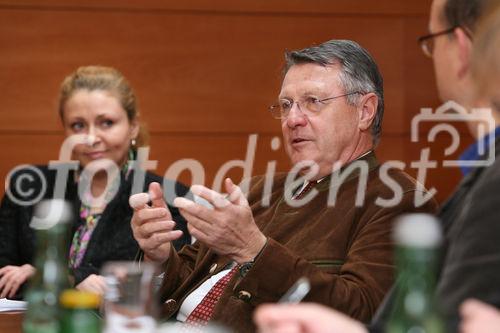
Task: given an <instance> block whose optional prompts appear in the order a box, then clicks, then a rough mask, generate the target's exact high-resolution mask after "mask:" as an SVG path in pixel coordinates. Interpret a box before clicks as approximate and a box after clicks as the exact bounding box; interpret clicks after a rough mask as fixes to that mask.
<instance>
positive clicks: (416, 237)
mask: <svg viewBox="0 0 500 333" xmlns="http://www.w3.org/2000/svg"><path fill="white" fill-rule="evenodd" d="M394 238H395V243H396V257H395V260H396V266H397V269H398V276H397V280H396V299H395V302H394V305H393V309H392V313H391V316H390V318H389V321H388V323H387V326H386V329H385V331H386V332H387V333H442V332H444V331H445V328H444V323H443V321H442V319H441V316H440V315H439V310H438V307H437V305H436V301H435V297H434V289H435V286H436V269H437V260H438V255H439V245H440V243H441V229H440V225H439V222H438V221H437V220H436V219H435V218H434V217H433V216H431V215H427V214H409V215H405V216H403V217H401V218H400V219H399V220H398V221H397V222H396V225H395V229H394Z"/></svg>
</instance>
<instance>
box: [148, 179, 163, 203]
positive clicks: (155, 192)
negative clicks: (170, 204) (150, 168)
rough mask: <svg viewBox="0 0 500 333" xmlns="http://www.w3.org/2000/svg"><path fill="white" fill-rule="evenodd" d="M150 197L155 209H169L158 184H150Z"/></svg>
mask: <svg viewBox="0 0 500 333" xmlns="http://www.w3.org/2000/svg"><path fill="white" fill-rule="evenodd" d="M148 193H149V197H150V199H151V203H152V206H153V207H163V208H167V204H166V203H165V200H164V199H163V191H162V190H161V186H160V184H158V183H151V184H149V192H148Z"/></svg>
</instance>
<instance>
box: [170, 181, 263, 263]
mask: <svg viewBox="0 0 500 333" xmlns="http://www.w3.org/2000/svg"><path fill="white" fill-rule="evenodd" d="M224 185H225V187H226V191H227V193H228V194H229V195H228V196H227V197H226V196H225V195H222V194H220V193H217V192H215V191H212V190H211V189H208V188H206V187H204V186H201V185H193V186H192V187H191V192H192V193H193V194H195V195H197V196H199V197H201V198H203V199H205V200H207V201H208V202H209V203H210V204H212V205H213V206H214V208H213V209H210V208H207V207H205V206H203V205H200V204H197V203H195V202H193V201H191V200H187V199H185V198H176V199H175V200H174V205H175V206H177V207H178V208H179V210H180V212H181V214H182V215H183V216H184V217H185V218H186V220H187V221H188V230H189V232H190V233H191V235H192V236H194V237H195V238H196V239H197V240H199V241H200V242H202V243H204V244H206V245H207V246H208V247H210V248H211V249H212V250H214V251H215V252H217V253H219V254H221V255H227V256H229V257H230V258H231V259H233V260H234V261H236V262H238V263H243V262H246V261H250V260H252V259H253V258H255V256H256V255H257V254H258V253H259V252H260V250H261V249H262V248H263V247H264V245H265V243H266V237H265V236H264V234H262V232H261V231H260V230H259V228H258V227H257V225H256V224H255V221H254V219H253V215H252V210H251V209H250V206H249V204H248V201H247V199H246V198H245V196H244V194H243V193H242V191H241V189H240V188H239V187H238V186H236V185H234V184H233V182H232V181H231V180H230V179H229V178H228V179H226V180H225V182H224Z"/></svg>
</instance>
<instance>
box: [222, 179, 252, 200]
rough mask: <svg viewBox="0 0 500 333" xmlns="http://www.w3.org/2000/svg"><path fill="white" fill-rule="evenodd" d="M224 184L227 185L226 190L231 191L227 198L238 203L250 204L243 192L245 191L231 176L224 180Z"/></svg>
mask: <svg viewBox="0 0 500 333" xmlns="http://www.w3.org/2000/svg"><path fill="white" fill-rule="evenodd" d="M224 185H225V187H226V192H227V193H229V196H228V197H227V199H228V200H229V201H231V202H232V203H234V204H236V205H245V204H246V205H248V201H247V198H246V197H245V195H244V194H243V191H242V190H241V188H240V187H239V186H238V185H235V184H234V183H233V181H232V180H231V178H226V179H225V180H224Z"/></svg>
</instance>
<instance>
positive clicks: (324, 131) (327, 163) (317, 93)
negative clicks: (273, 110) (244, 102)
mask: <svg viewBox="0 0 500 333" xmlns="http://www.w3.org/2000/svg"><path fill="white" fill-rule="evenodd" d="M339 73H340V70H339V67H338V66H335V65H333V66H326V67H324V66H321V65H317V64H308V63H307V64H299V65H294V66H292V67H291V68H290V69H289V70H288V72H287V74H286V76H285V78H284V80H283V84H282V86H281V92H280V95H279V99H280V100H283V99H287V100H293V101H303V100H306V99H307V98H316V99H324V98H329V97H333V96H338V95H342V94H345V93H348V92H346V91H344V90H343V88H341V85H340V81H339ZM302 111H304V106H303V105H300V109H299V107H297V104H294V105H293V107H292V109H291V111H290V113H289V115H288V117H287V118H286V119H282V120H281V129H282V131H283V139H284V142H285V149H286V152H287V154H288V156H289V157H290V160H291V161H292V163H293V164H296V163H298V162H300V161H306V160H310V161H311V160H312V161H314V162H315V163H316V164H317V165H318V166H319V168H320V169H319V174H318V176H317V177H315V178H320V177H323V176H326V175H328V174H330V173H331V172H332V167H333V165H334V163H335V162H342V164H344V163H346V162H348V161H351V160H353V159H355V158H356V157H357V156H353V155H354V153H355V151H356V147H357V145H358V144H359V143H360V140H361V138H360V131H359V129H358V122H359V120H358V119H359V115H358V110H357V107H356V106H352V105H349V104H347V100H346V97H340V98H337V99H333V100H329V101H326V102H324V105H323V106H322V109H321V111H320V112H319V113H317V114H315V115H313V116H307V115H305V114H304V113H303V112H302Z"/></svg>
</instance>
